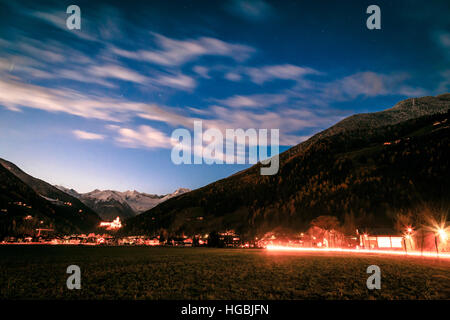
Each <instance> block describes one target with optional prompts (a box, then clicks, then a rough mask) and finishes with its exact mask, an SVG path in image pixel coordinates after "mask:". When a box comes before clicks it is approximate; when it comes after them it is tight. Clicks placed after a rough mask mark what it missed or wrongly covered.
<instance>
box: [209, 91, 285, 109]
mask: <svg viewBox="0 0 450 320" xmlns="http://www.w3.org/2000/svg"><path fill="white" fill-rule="evenodd" d="M215 101H216V102H218V103H219V104H222V105H225V106H228V107H232V108H241V107H243V108H257V107H267V106H271V105H277V104H281V103H284V102H286V101H287V97H286V96H285V95H282V94H255V95H249V96H242V95H234V96H232V97H229V98H227V99H222V100H219V99H217V100H215Z"/></svg>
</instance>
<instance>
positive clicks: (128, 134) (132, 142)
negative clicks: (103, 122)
mask: <svg viewBox="0 0 450 320" xmlns="http://www.w3.org/2000/svg"><path fill="white" fill-rule="evenodd" d="M115 128H116V131H117V134H118V135H117V137H116V138H115V140H116V141H117V142H118V143H120V144H121V145H122V146H125V147H128V148H166V149H167V148H170V147H171V146H172V144H171V139H170V137H168V136H167V135H166V134H165V133H164V132H162V131H159V130H157V129H155V128H152V127H151V126H148V125H142V126H139V127H138V128H137V129H131V128H123V127H115Z"/></svg>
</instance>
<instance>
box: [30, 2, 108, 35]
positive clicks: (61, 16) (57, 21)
mask: <svg viewBox="0 0 450 320" xmlns="http://www.w3.org/2000/svg"><path fill="white" fill-rule="evenodd" d="M27 14H28V15H30V16H33V17H35V18H38V19H41V20H42V21H45V22H47V23H49V24H51V25H53V26H54V27H56V28H58V29H60V30H63V31H67V32H69V33H70V34H71V35H74V36H76V37H78V38H80V39H83V40H87V41H99V40H98V39H97V38H96V37H94V36H92V35H90V34H88V33H87V32H86V31H85V29H86V28H85V24H86V23H87V21H88V20H87V18H86V17H85V16H84V15H83V17H82V19H81V30H70V29H69V28H67V25H66V19H67V17H68V16H69V15H68V14H67V13H66V11H65V10H61V11H50V12H45V11H30V12H27Z"/></svg>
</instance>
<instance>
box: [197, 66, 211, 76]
mask: <svg viewBox="0 0 450 320" xmlns="http://www.w3.org/2000/svg"><path fill="white" fill-rule="evenodd" d="M193 70H194V72H195V73H197V74H198V75H199V76H200V77H202V78H205V79H210V78H211V77H210V76H209V74H208V71H209V69H208V68H206V67H203V66H195V67H194V68H193Z"/></svg>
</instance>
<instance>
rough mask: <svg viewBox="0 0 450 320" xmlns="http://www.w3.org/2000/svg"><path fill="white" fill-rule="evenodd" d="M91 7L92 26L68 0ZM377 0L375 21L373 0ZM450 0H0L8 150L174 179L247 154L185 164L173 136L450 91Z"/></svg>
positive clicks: (28, 162) (90, 176) (53, 178)
mask: <svg viewBox="0 0 450 320" xmlns="http://www.w3.org/2000/svg"><path fill="white" fill-rule="evenodd" d="M71 4H76V5H78V6H79V7H80V8H81V30H69V29H68V28H67V27H66V18H67V17H68V16H69V15H68V14H67V13H66V8H67V7H68V6H69V5H71ZM371 4H377V5H378V6H379V7H380V8H381V30H368V29H367V27H366V19H367V17H368V16H369V15H368V14H366V8H367V7H368V6H369V5H371ZM449 12H450V2H449V1H428V2H426V1H423V2H418V1H376V2H374V1H370V2H369V1H262V0H255V1H247V0H243V1H238V0H235V1H212V0H208V1H175V0H170V1H168V0H165V1H148V2H146V3H144V2H143V1H139V2H138V1H136V2H135V1H116V2H114V1H95V3H94V1H76V2H73V1H55V2H44V1H0V134H1V135H0V137H1V138H0V157H2V158H5V159H7V160H10V161H12V162H14V163H15V164H17V165H18V166H19V167H21V168H22V169H24V170H25V171H26V172H28V173H30V174H32V175H33V176H36V177H38V178H41V179H43V180H45V181H47V182H50V183H52V184H60V185H64V186H66V187H71V188H74V189H76V190H77V191H79V192H87V191H91V190H93V189H95V188H98V189H115V190H120V191H124V190H127V189H131V190H133V189H136V190H138V191H142V192H148V193H158V194H163V193H168V192H172V191H174V190H175V189H176V188H178V187H187V188H191V189H194V188H198V187H200V186H203V185H206V184H208V183H210V182H213V181H215V180H217V179H220V178H224V177H226V176H228V175H230V174H232V173H235V172H237V171H239V170H242V169H244V168H246V167H248V165H179V166H176V165H174V164H173V163H172V162H171V159H170V152H171V148H172V146H171V144H170V143H169V139H170V136H171V133H172V131H173V130H174V129H176V128H187V129H190V130H192V128H193V121H194V119H200V120H203V122H204V125H205V126H207V127H210V128H219V129H221V130H225V129H226V128H233V129H237V128H243V129H247V128H256V129H259V128H268V129H270V128H278V129H280V144H281V145H282V147H281V150H282V151H283V150H286V149H287V148H288V147H289V146H292V145H296V144H298V143H300V142H302V141H304V140H306V139H307V138H308V137H310V136H311V135H313V134H314V133H317V132H319V131H321V130H323V129H325V128H327V127H329V126H330V125H332V124H334V123H336V122H337V121H339V120H341V119H342V118H344V117H346V116H348V115H351V114H354V113H361V112H373V111H379V110H383V109H386V108H388V107H391V106H393V105H394V104H395V103H397V102H398V101H400V100H403V99H406V98H409V97H417V96H424V95H437V94H441V93H444V92H448V91H450V90H449V87H450V19H448V18H449V16H448V13H449Z"/></svg>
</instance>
